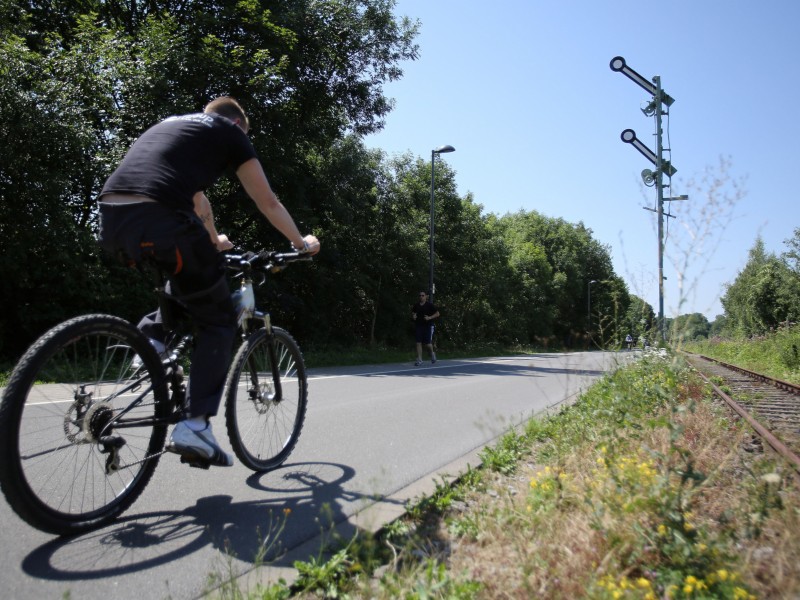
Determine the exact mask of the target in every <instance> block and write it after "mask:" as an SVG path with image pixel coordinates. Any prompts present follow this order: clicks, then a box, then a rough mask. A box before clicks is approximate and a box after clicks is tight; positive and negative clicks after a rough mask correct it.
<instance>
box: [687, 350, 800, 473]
mask: <svg viewBox="0 0 800 600" xmlns="http://www.w3.org/2000/svg"><path fill="white" fill-rule="evenodd" d="M686 358H687V359H688V360H689V363H690V364H691V365H693V366H694V367H695V369H697V371H698V372H699V373H700V374H701V375H703V376H704V377H705V379H706V380H707V381H709V383H711V385H712V386H713V388H714V391H715V393H716V394H717V395H718V396H719V397H720V398H722V400H724V401H725V402H726V403H727V404H728V405H729V406H730V407H731V408H732V409H733V410H734V411H736V412H737V413H738V414H739V415H740V416H741V417H742V418H743V419H745V420H746V421H747V422H748V423H749V424H750V425H751V426H752V427H753V429H755V431H756V432H757V433H758V435H759V436H761V438H762V439H763V440H764V441H765V442H766V443H767V444H769V445H770V446H771V447H772V448H773V449H774V450H775V451H776V452H777V453H778V454H780V455H781V456H783V457H784V458H785V459H786V460H787V461H788V462H789V463H790V464H791V465H792V466H793V467H794V469H795V470H796V471H797V472H798V473H799V474H800V386H797V385H794V384H792V383H788V382H786V381H781V380H779V379H774V378H772V377H768V376H766V375H761V374H760V373H755V372H753V371H749V370H747V369H742V368H741V367H737V366H735V365H729V364H727V363H723V362H721V361H718V360H715V359H713V358H709V357H707V356H701V355H699V354H688V353H687V354H686Z"/></svg>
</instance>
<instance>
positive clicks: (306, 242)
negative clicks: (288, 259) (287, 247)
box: [295, 235, 320, 255]
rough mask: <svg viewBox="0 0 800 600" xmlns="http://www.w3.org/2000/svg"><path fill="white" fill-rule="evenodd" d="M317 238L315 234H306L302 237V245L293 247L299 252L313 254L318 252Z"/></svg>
mask: <svg viewBox="0 0 800 600" xmlns="http://www.w3.org/2000/svg"><path fill="white" fill-rule="evenodd" d="M319 247H320V244H319V240H318V239H317V236H315V235H307V236H305V237H304V238H303V245H302V246H301V247H300V248H295V250H298V251H300V252H307V253H308V254H311V255H314V254H316V253H317V252H319Z"/></svg>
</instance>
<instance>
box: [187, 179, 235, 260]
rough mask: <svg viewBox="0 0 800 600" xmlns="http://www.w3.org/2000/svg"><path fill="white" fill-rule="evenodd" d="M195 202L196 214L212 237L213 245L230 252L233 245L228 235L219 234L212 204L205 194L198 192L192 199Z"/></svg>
mask: <svg viewBox="0 0 800 600" xmlns="http://www.w3.org/2000/svg"><path fill="white" fill-rule="evenodd" d="M192 200H193V201H194V212H195V214H196V215H197V216H198V217H200V220H201V221H202V222H203V225H204V226H205V228H206V231H208V235H209V236H210V237H211V243H212V244H214V246H216V247H217V250H219V251H220V252H222V251H223V250H230V249H231V248H233V244H232V243H231V242H230V240H228V236H227V235H220V234H219V233H217V226H216V225H215V224H214V213H213V211H212V210H211V203H210V202H209V201H208V198H207V197H206V195H205V194H204V193H203V192H197V193H196V194H195V195H194V198H193V199H192Z"/></svg>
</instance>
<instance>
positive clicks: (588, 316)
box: [586, 279, 597, 337]
mask: <svg viewBox="0 0 800 600" xmlns="http://www.w3.org/2000/svg"><path fill="white" fill-rule="evenodd" d="M593 283H597V280H596V279H592V280H591V281H590V282H589V283H588V284H587V286H586V289H587V291H588V294H587V296H588V298H589V300H588V303H587V308H586V322H587V326H586V331H587V332H588V334H589V336H590V337H591V335H592V284H593Z"/></svg>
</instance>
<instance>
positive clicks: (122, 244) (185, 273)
mask: <svg viewBox="0 0 800 600" xmlns="http://www.w3.org/2000/svg"><path fill="white" fill-rule="evenodd" d="M248 129H249V121H248V119H247V115H246V114H245V112H244V110H243V109H242V107H241V106H240V105H239V103H238V102H237V101H236V100H234V99H233V98H230V97H227V96H223V97H220V98H217V99H215V100H213V101H212V102H210V103H209V104H208V105H207V106H206V107H205V109H204V110H203V112H202V113H196V114H188V115H180V116H173V117H169V118H168V119H166V120H164V121H162V122H160V123H158V124H156V125H154V126H153V127H151V128H150V129H148V130H147V131H145V132H144V133H143V134H142V135H141V136H140V137H139V139H138V140H136V142H135V143H134V144H133V146H131V148H130V150H129V151H128V153H127V155H126V156H125V158H124V159H123V160H122V162H121V163H120V165H119V166H118V167H117V169H116V170H115V171H114V173H112V174H111V176H110V177H109V178H108V180H107V181H106V183H105V185H104V186H103V189H102V191H101V192H100V197H99V212H100V236H99V240H100V244H101V245H102V246H103V247H104V248H105V249H106V250H108V251H110V252H112V253H115V254H119V253H122V255H123V256H124V257H125V258H126V259H127V260H128V261H131V262H133V263H137V262H139V261H140V260H142V259H143V258H147V257H150V258H153V259H155V260H156V262H157V263H158V264H159V265H160V266H161V267H162V268H163V269H165V271H166V272H167V273H168V276H169V291H170V293H171V294H172V295H173V296H174V297H175V298H176V299H178V300H179V301H180V303H181V304H182V305H183V306H184V308H185V310H186V311H187V312H188V314H189V315H190V316H191V318H192V319H193V322H194V323H195V325H196V327H197V334H196V336H195V346H194V350H193V353H192V372H191V374H190V377H189V386H188V388H189V389H188V392H187V399H188V405H189V414H188V415H186V418H185V419H184V420H182V421H181V422H179V423H178V424H177V425H176V426H175V428H174V429H173V431H172V435H171V437H170V443H169V446H168V449H170V450H172V451H174V452H177V453H179V454H184V455H191V456H198V455H199V456H200V457H201V458H204V459H206V460H208V461H209V462H210V463H211V464H214V465H218V466H231V465H232V464H233V456H232V455H230V454H228V453H226V452H225V451H223V450H222V448H220V446H219V444H218V443H217V441H216V439H215V438H214V434H213V432H212V429H211V423H210V418H211V417H213V416H215V415H216V414H217V411H218V409H219V405H220V402H221V400H222V393H223V388H224V385H225V376H226V373H227V370H228V366H229V363H230V359H231V353H232V350H233V340H234V337H235V333H236V313H235V309H234V305H233V301H232V299H231V295H230V292H229V289H228V284H227V280H226V278H225V262H224V257H223V255H221V254H220V251H222V250H226V249H229V248H231V247H232V244H231V243H230V241H229V240H228V238H227V237H226V236H224V235H219V234H218V233H217V230H216V227H215V226H214V217H213V213H212V211H211V205H210V203H209V201H208V198H207V197H206V196H205V193H204V190H205V189H207V188H208V187H209V186H211V185H212V184H213V183H214V182H215V181H217V179H219V178H220V177H221V176H222V174H223V173H224V172H225V171H226V170H227V169H232V170H235V172H236V176H237V177H238V179H239V181H240V182H241V183H242V186H243V187H244V189H245V191H246V192H247V194H248V195H249V196H250V197H251V198H252V199H253V201H254V202H255V203H256V206H257V207H258V209H259V210H260V211H261V213H262V214H263V215H264V216H265V217H266V218H267V220H269V222H270V223H271V224H272V225H273V226H274V227H275V228H276V229H277V230H278V231H280V232H281V233H282V234H283V235H284V236H285V237H286V238H287V239H288V240H289V241H290V242H291V243H292V245H293V246H294V247H295V248H296V249H297V250H302V251H305V252H309V253H311V254H316V253H317V252H318V251H319V248H320V244H319V240H317V238H316V237H315V236H313V235H306V236H303V235H302V234H301V233H300V231H299V230H298V228H297V226H296V224H295V222H294V220H293V219H292V217H291V215H290V214H289V212H288V211H287V210H286V208H285V207H284V206H283V204H281V202H280V200H278V198H277V196H276V195H275V193H274V192H273V190H272V188H271V187H270V184H269V181H268V180H267V177H266V175H265V174H264V170H263V168H262V166H261V163H260V162H259V160H258V158H257V156H256V152H255V149H254V148H253V145H252V143H251V142H250V139H249V138H248V136H247V131H248ZM154 315H155V316H152V315H151V316H149V317H145V318H144V319H143V320H142V322H141V323H140V324H139V327H140V329H142V330H143V331H145V333H146V334H148V336H149V337H151V338H155V339H156V340H157V339H158V333H159V329H160V327H159V324H160V316H159V315H157V314H155V313H154ZM154 345H156V344H155V343H154Z"/></svg>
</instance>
